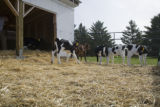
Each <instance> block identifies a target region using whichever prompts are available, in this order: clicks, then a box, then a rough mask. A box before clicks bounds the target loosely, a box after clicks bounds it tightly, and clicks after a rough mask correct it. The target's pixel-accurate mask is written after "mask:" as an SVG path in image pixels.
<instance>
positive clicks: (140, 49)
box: [127, 44, 148, 66]
mask: <svg viewBox="0 0 160 107" xmlns="http://www.w3.org/2000/svg"><path fill="white" fill-rule="evenodd" d="M127 51H128V53H127V64H128V65H131V57H132V56H133V55H138V56H139V60H140V64H141V66H143V65H146V57H147V54H148V50H147V48H146V47H145V46H142V45H136V44H132V45H127ZM143 63H144V64H143Z"/></svg>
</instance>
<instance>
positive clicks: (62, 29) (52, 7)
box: [23, 0, 74, 41]
mask: <svg viewBox="0 0 160 107" xmlns="http://www.w3.org/2000/svg"><path fill="white" fill-rule="evenodd" d="M23 1H24V2H25V3H28V4H31V5H34V6H36V7H38V8H40V9H43V10H47V11H49V12H52V13H54V14H56V15H57V36H58V37H59V38H63V39H67V40H71V41H73V40H74V8H72V7H70V6H68V5H66V4H64V3H62V2H60V1H58V0H23Z"/></svg>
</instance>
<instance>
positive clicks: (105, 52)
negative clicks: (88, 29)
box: [96, 45, 125, 64]
mask: <svg viewBox="0 0 160 107" xmlns="http://www.w3.org/2000/svg"><path fill="white" fill-rule="evenodd" d="M102 56H106V57H107V64H109V59H110V58H112V64H114V56H121V57H122V58H123V64H124V62H125V46H123V45H117V46H115V47H112V48H108V47H105V46H97V48H96V57H97V62H99V64H102ZM99 58H100V61H99Z"/></svg>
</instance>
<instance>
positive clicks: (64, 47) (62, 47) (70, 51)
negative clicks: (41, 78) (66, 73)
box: [51, 38, 79, 64]
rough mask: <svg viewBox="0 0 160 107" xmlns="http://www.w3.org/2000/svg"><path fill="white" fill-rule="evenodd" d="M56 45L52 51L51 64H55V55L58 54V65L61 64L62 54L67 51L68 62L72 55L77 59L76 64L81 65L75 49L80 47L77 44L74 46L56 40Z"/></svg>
mask: <svg viewBox="0 0 160 107" xmlns="http://www.w3.org/2000/svg"><path fill="white" fill-rule="evenodd" d="M54 44H55V45H54V47H53V49H52V59H51V63H54V55H55V53H57V59H58V63H59V64H61V60H60V57H61V56H60V53H61V52H63V51H65V52H66V53H67V60H66V61H67V62H68V60H69V57H70V56H71V55H73V57H74V58H75V60H76V62H77V63H79V60H78V59H77V56H76V54H75V47H76V46H77V45H78V43H77V42H76V43H74V44H72V43H71V42H70V41H68V40H64V39H59V38H56V40H55V42H54Z"/></svg>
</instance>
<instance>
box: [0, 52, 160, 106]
mask: <svg viewBox="0 0 160 107" xmlns="http://www.w3.org/2000/svg"><path fill="white" fill-rule="evenodd" d="M14 53H15V52H13V51H4V52H0V56H1V58H0V106H2V107H27V106H28V107H31V106H32V107H35V106H37V107H109V106H110V107H160V75H159V74H160V73H159V71H158V69H156V68H154V67H152V66H147V67H140V66H133V67H127V66H122V65H109V66H106V65H96V64H95V63H88V64H85V63H81V64H75V62H74V61H70V62H69V63H68V64H67V63H66V62H65V61H63V62H62V64H61V65H58V64H57V62H56V63H55V64H51V63H50V58H51V56H50V53H47V52H40V51H34V52H33V51H26V52H25V56H26V58H25V59H24V60H16V59H15V56H14ZM6 55H7V56H6Z"/></svg>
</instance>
